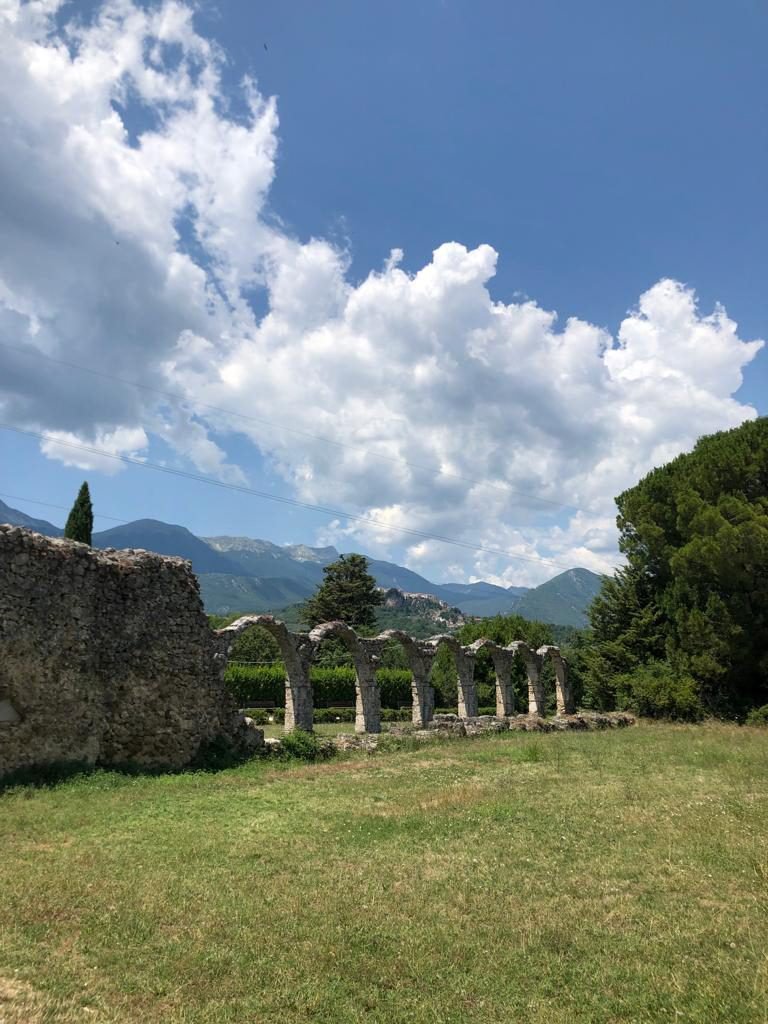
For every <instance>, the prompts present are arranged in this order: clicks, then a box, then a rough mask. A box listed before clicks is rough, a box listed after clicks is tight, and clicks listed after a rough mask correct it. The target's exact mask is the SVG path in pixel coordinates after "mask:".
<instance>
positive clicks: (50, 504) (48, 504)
mask: <svg viewBox="0 0 768 1024" xmlns="http://www.w3.org/2000/svg"><path fill="white" fill-rule="evenodd" d="M0 498H12V499H13V500H14V501H26V502H28V503H29V504H30V505H43V506H44V507H45V508H58V509H61V511H62V512H68V511H69V509H68V508H67V506H66V505H54V504H53V502H51V501H38V499H37V498H24V497H23V496H22V495H21V494H6V493H5V492H4V491H0ZM93 518H94V519H111V520H112V522H113V523H129V522H130V519H118V518H117V516H105V515H104V514H103V513H101V512H94V513H93Z"/></svg>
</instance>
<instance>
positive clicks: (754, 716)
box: [747, 704, 768, 726]
mask: <svg viewBox="0 0 768 1024" xmlns="http://www.w3.org/2000/svg"><path fill="white" fill-rule="evenodd" d="M747 725H765V726H768V704H763V706H762V707H759V708H753V709H752V710H751V711H750V712H749V714H748V715H747Z"/></svg>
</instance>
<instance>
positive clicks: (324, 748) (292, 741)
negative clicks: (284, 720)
mask: <svg viewBox="0 0 768 1024" xmlns="http://www.w3.org/2000/svg"><path fill="white" fill-rule="evenodd" d="M334 752H335V748H334V746H333V744H332V743H329V742H328V740H323V739H321V738H320V737H319V736H315V734H314V733H312V732H304V731H303V730H302V729H294V730H293V732H289V733H286V735H285V736H283V737H282V738H281V747H280V754H281V756H283V757H293V758H296V759H297V760H300V761H319V760H322V759H325V758H328V757H333V754H334Z"/></svg>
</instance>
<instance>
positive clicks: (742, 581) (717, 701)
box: [587, 418, 768, 715]
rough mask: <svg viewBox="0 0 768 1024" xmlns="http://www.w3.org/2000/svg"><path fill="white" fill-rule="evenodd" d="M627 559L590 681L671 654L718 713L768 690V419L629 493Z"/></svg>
mask: <svg viewBox="0 0 768 1024" xmlns="http://www.w3.org/2000/svg"><path fill="white" fill-rule="evenodd" d="M617 505H618V509H619V516H618V520H617V522H618V526H619V530H620V547H621V550H622V551H623V553H624V554H625V556H626V558H627V567H626V568H625V569H623V570H621V571H620V572H618V573H617V574H616V576H615V577H614V578H613V579H612V580H608V581H606V582H605V584H604V585H603V589H602V591H601V594H600V596H599V597H598V598H597V600H596V601H595V602H594V604H593V605H592V608H591V612H590V618H591V624H592V636H593V639H594V646H593V649H592V651H591V652H590V653H589V654H588V655H587V661H588V663H589V665H588V676H589V682H588V688H589V690H590V692H591V693H592V694H594V695H595V696H596V697H597V696H600V697H601V698H602V701H603V703H604V706H611V700H616V699H617V697H618V678H619V677H620V676H626V675H631V674H632V673H634V671H635V670H636V669H637V668H638V667H639V666H641V665H646V664H648V663H649V662H658V661H662V660H665V661H666V662H667V664H668V669H667V670H666V671H667V674H668V676H670V677H672V678H676V679H686V678H692V679H693V680H694V681H695V685H696V689H697V693H698V698H699V701H700V703H701V705H702V706H703V707H704V708H705V710H706V711H708V712H710V713H714V714H735V715H740V714H743V713H744V712H745V711H746V710H748V709H749V708H750V707H754V706H756V705H761V704H764V703H765V702H766V699H768V420H767V419H764V418H763V419H758V420H754V421H752V422H749V423H745V424H743V425H742V426H741V427H738V428H737V429H735V430H730V431H724V432H721V433H718V434H712V435H710V436H708V437H704V438H701V439H700V440H699V441H698V443H697V444H696V447H695V448H694V450H693V451H692V452H691V453H690V454H687V455H681V456H679V457H678V458H677V459H675V460H674V461H672V462H670V463H669V464H668V465H665V466H662V467H660V468H659V469H655V470H653V472H651V473H649V474H648V475H647V476H646V477H645V478H644V479H643V480H641V481H640V482H639V483H638V484H637V485H636V486H635V487H632V488H630V489H629V490H627V491H625V492H624V493H623V494H621V495H620V496H619V497H618V498H617Z"/></svg>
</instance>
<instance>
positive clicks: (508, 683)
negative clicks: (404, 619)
mask: <svg viewBox="0 0 768 1024" xmlns="http://www.w3.org/2000/svg"><path fill="white" fill-rule="evenodd" d="M251 626H262V627H263V628H264V629H266V630H267V631H268V632H269V633H270V634H271V635H272V636H273V637H274V638H275V640H276V641H277V643H278V646H279V648H280V653H281V655H282V658H283V661H284V663H285V671H286V679H285V729H286V732H290V731H291V730H292V729H305V730H307V731H310V730H311V729H312V726H313V711H314V704H313V696H312V685H311V683H310V678H309V670H310V667H311V665H312V662H313V661H314V659H315V657H316V655H317V651H318V647H319V645H320V644H321V643H322V641H323V640H325V639H327V638H328V637H336V638H338V639H339V640H341V641H342V643H343V644H344V645H345V646H346V648H347V650H348V651H349V653H350V654H351V656H352V661H353V663H354V667H355V676H356V683H355V732H358V733H377V732H381V697H380V694H379V688H378V685H377V683H376V668H377V665H378V663H379V660H380V658H381V654H382V652H383V649H384V647H385V645H386V644H387V643H390V642H392V641H395V642H397V643H399V644H400V645H401V646H402V648H403V651H404V653H405V656H406V660H407V662H408V667H409V669H410V671H411V675H412V698H413V704H412V709H413V710H412V716H411V720H412V722H413V724H414V725H415V726H416V727H417V728H419V729H423V728H424V727H425V726H427V725H429V723H430V721H431V720H432V718H433V715H434V708H435V694H434V689H433V687H432V685H431V683H430V681H429V674H430V670H431V668H432V661H433V659H434V657H435V655H436V654H437V652H438V650H439V649H440V647H441V646H446V647H448V649H449V650H450V652H451V654H452V656H453V660H454V663H455V665H456V670H457V674H458V713H459V714H458V717H459V718H462V719H470V718H476V717H477V715H478V701H477V684H476V682H475V659H476V657H477V654H478V652H479V651H481V650H483V649H485V650H487V651H488V652H489V654H490V656H491V659H492V660H493V666H494V670H495V675H496V715H497V716H498V717H499V718H509V717H510V716H512V715H514V714H515V712H516V708H515V693H514V689H513V684H512V668H513V665H514V661H515V659H516V658H520V659H521V660H522V662H523V665H524V666H525V674H526V678H527V683H528V685H527V692H526V693H525V695H524V698H523V700H522V701H521V700H520V698H518V704H520V703H522V704H523V707H518V709H517V711H518V712H520V711H522V712H523V713H525V714H528V715H532V716H537V717H543V716H544V713H545V706H546V695H545V693H544V687H543V682H542V668H543V666H544V662H545V659H547V658H548V659H550V661H551V663H552V667H553V668H554V674H555V691H556V701H557V714H558V715H560V716H563V715H572V714H574V712H575V710H576V708H575V704H574V700H573V693H572V689H571V685H570V681H569V679H568V665H567V663H566V661H565V658H563V656H562V655H561V653H560V649H559V648H558V647H555V646H553V645H551V644H548V645H546V646H544V647H539V648H538V650H534V649H533V648H531V647H529V646H528V644H526V643H525V642H524V641H522V640H515V641H513V642H512V643H511V644H507V645H506V646H504V647H502V646H500V645H499V644H497V643H494V642H493V641H492V640H487V639H480V640H476V641H475V642H474V643H473V644H469V645H466V646H463V645H461V644H460V643H459V642H458V641H457V640H456V638H455V637H453V636H448V635H441V636H434V637H430V638H429V639H428V640H415V639H414V638H413V637H411V636H409V635H408V634H407V633H404V632H402V631H401V630H399V629H389V630H386V632H384V633H381V634H379V636H377V637H373V638H367V637H360V636H358V635H357V633H355V631H354V630H353V629H351V628H350V627H349V626H347V625H346V624H345V623H343V622H325V623H323V624H322V625H319V626H316V627H315V628H314V629H313V630H312V632H311V633H292V632H291V631H290V630H289V629H288V628H287V627H286V626H285V624H284V623H283V622H280V621H279V620H278V619H275V618H273V617H272V616H271V615H244V616H243V617H242V618H240V619H237V621H236V622H233V623H232V624H231V625H230V626H226V627H225V628H224V629H220V630H217V632H216V643H217V645H218V648H219V654H220V658H221V661H222V662H223V663H225V664H226V662H227V660H228V658H229V655H230V652H231V651H232V648H233V647H234V644H235V641H236V640H237V637H238V636H239V635H240V633H242V632H243V630H245V629H249V628H250V627H251Z"/></svg>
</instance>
